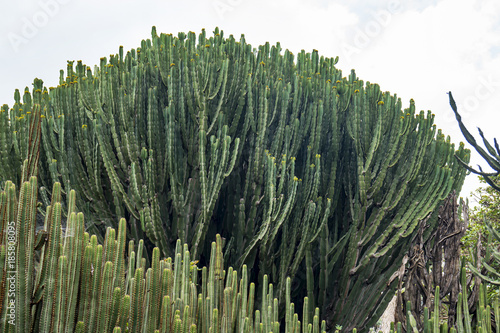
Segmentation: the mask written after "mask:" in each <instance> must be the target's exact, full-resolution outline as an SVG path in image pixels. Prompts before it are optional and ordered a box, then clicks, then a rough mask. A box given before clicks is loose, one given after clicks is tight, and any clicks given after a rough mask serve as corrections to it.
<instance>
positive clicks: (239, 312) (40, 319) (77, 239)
mask: <svg viewBox="0 0 500 333" xmlns="http://www.w3.org/2000/svg"><path fill="white" fill-rule="evenodd" d="M28 180H29V181H26V182H24V183H23V184H22V186H21V189H20V191H19V196H18V195H17V192H18V191H17V189H16V186H15V185H14V184H13V183H12V182H11V181H7V182H6V183H5V186H4V190H3V191H1V192H0V262H1V263H2V266H1V267H2V269H1V270H0V332H5V333H14V332H16V333H17V332H19V333H26V332H82V333H83V332H113V333H119V332H124V333H125V332H155V333H156V332H158V333H160V332H165V333H167V332H168V333H170V332H172V333H174V332H175V333H188V332H190V333H208V332H228V333H231V332H245V333H251V332H266V333H267V332H280V331H282V332H283V331H284V332H289V333H294V332H296V333H300V332H315V333H319V332H320V329H321V332H325V325H326V324H325V322H324V321H323V322H322V323H321V324H320V321H319V309H318V308H317V309H316V310H315V313H314V315H313V316H312V317H307V315H306V316H303V317H302V318H301V320H299V317H298V315H297V314H296V313H295V311H294V309H295V305H294V304H293V303H291V301H290V286H291V281H290V279H288V280H287V283H286V286H287V291H288V292H287V297H286V298H285V301H286V310H285V314H286V315H285V317H286V321H285V323H284V327H281V330H280V322H279V318H280V316H279V314H278V311H279V310H278V304H279V302H278V299H277V298H275V295H274V291H273V285H272V284H268V280H267V276H265V277H264V288H263V290H262V297H261V299H262V301H261V304H260V306H259V304H257V303H256V302H255V293H256V289H255V284H254V283H249V278H248V272H247V268H246V266H243V268H242V270H241V276H239V274H238V271H237V270H233V268H232V267H229V269H228V270H227V271H226V270H225V269H224V264H223V261H224V259H223V254H222V240H221V238H220V236H219V235H217V237H216V239H217V240H216V242H213V243H212V244H211V255H210V265H209V268H207V267H203V269H199V268H198V267H197V265H196V262H195V261H192V260H191V258H192V257H191V254H190V252H189V251H188V246H187V244H185V245H184V246H181V242H180V240H178V241H177V243H176V247H175V250H174V251H173V253H174V256H173V257H172V258H170V257H169V258H166V259H161V257H160V250H159V249H158V248H157V247H155V248H154V249H153V251H152V258H151V259H150V260H149V261H150V262H151V265H150V266H147V265H146V259H145V258H144V257H143V254H144V242H143V241H142V240H140V241H139V242H138V244H135V243H134V241H130V242H129V244H128V252H126V248H127V241H126V229H127V228H126V222H125V219H120V221H119V223H118V224H119V227H118V232H116V231H115V229H112V228H108V229H107V230H106V235H105V241H104V244H99V242H98V240H97V237H96V235H89V233H87V232H85V223H84V215H83V214H82V213H77V212H76V210H75V209H76V206H75V202H76V200H75V199H76V194H75V191H74V190H71V191H70V193H69V194H68V197H69V204H68V206H67V207H68V218H67V219H64V218H63V217H62V205H61V202H60V200H61V185H60V184H59V183H55V184H54V188H53V190H52V201H51V205H49V206H48V207H47V210H46V215H45V224H44V229H43V230H42V231H40V232H38V233H37V232H36V230H35V224H36V219H35V215H36V211H37V208H36V207H37V204H36V203H37V192H38V187H37V179H36V177H31V178H30V179H28ZM63 222H64V223H63ZM62 224H64V225H65V231H64V232H62V228H61V226H62ZM199 271H201V272H199ZM200 274H201V280H200V279H199V276H200ZM305 306H307V298H306V300H305ZM305 313H306V312H305Z"/></svg>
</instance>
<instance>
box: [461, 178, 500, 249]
mask: <svg viewBox="0 0 500 333" xmlns="http://www.w3.org/2000/svg"><path fill="white" fill-rule="evenodd" d="M478 178H479V180H480V182H481V183H482V184H486V182H485V180H484V178H483V177H481V176H479V177H478ZM493 180H494V181H495V183H499V181H498V179H497V177H495V178H493ZM475 196H476V198H477V201H478V205H477V206H475V207H473V208H472V210H471V211H470V213H469V220H470V224H469V227H468V228H467V232H466V234H465V236H464V237H463V238H462V242H463V247H464V250H465V251H467V256H469V257H470V256H472V255H474V254H473V253H472V249H475V248H476V246H477V243H478V241H479V239H478V238H479V237H481V239H483V241H484V240H486V239H488V235H489V232H488V228H487V227H486V225H485V224H484V221H485V220H487V221H488V222H489V223H490V225H491V226H492V227H493V228H495V229H498V228H500V194H499V192H498V191H496V190H495V189H493V188H492V187H491V186H485V187H480V188H478V189H477V190H476V191H475ZM492 241H493V242H495V240H492ZM493 245H494V246H496V245H499V244H498V243H493Z"/></svg>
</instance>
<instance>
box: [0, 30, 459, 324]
mask: <svg viewBox="0 0 500 333" xmlns="http://www.w3.org/2000/svg"><path fill="white" fill-rule="evenodd" d="M337 60H338V59H332V58H325V57H322V56H320V55H319V54H318V52H317V51H316V50H314V51H313V52H312V53H306V52H304V51H302V52H301V53H299V54H297V55H296V56H295V55H293V54H292V53H291V52H289V51H288V50H285V51H283V50H282V49H281V46H280V44H277V45H275V46H270V45H269V44H265V45H262V46H259V48H258V49H253V48H252V47H251V45H249V44H247V43H246V41H245V38H244V36H242V37H241V38H240V39H239V41H237V40H236V39H235V38H234V37H233V36H229V38H224V37H223V32H222V31H219V30H218V29H216V30H215V31H214V34H213V36H211V37H208V36H207V35H206V33H205V31H202V33H201V34H200V35H199V36H198V37H197V36H196V35H195V33H192V32H190V33H187V34H185V33H180V34H179V35H178V36H177V37H174V36H172V35H167V34H160V35H158V34H157V32H156V29H155V28H153V32H152V38H151V39H148V40H144V41H142V43H141V47H140V48H137V49H133V50H131V51H129V52H127V53H124V51H123V48H120V49H119V52H118V54H116V55H111V56H110V57H109V58H102V59H101V61H100V65H99V66H95V67H94V68H93V69H92V68H90V67H87V66H85V65H84V64H83V63H82V62H81V61H78V62H77V63H76V64H75V63H73V62H68V66H67V70H66V73H64V72H63V71H61V75H60V84H59V86H57V87H54V88H49V89H46V88H44V87H43V84H42V82H41V81H40V80H35V82H34V89H33V92H31V93H30V92H29V90H28V89H27V90H25V92H24V94H23V96H22V99H21V94H20V93H19V92H18V91H16V93H15V96H14V99H15V104H14V106H13V107H12V108H9V107H8V106H6V105H4V106H3V107H2V109H1V110H0V111H1V112H0V124H1V125H0V150H1V156H2V157H1V159H0V174H1V175H2V176H1V177H4V178H2V180H6V179H12V180H13V181H14V182H15V183H16V184H18V182H19V181H20V179H21V175H20V170H21V169H20V165H21V162H22V160H23V159H24V158H25V156H26V154H27V151H28V148H27V147H28V146H29V145H28V142H27V139H26V135H25V133H27V131H28V121H29V120H30V119H31V118H32V117H33V113H32V112H31V111H29V110H32V108H33V106H34V105H37V104H39V105H40V110H41V115H40V117H41V136H42V137H41V141H40V142H41V148H40V163H39V170H40V176H39V177H40V183H41V185H42V186H41V189H40V198H41V201H42V207H40V208H39V210H40V212H42V213H43V211H44V210H43V209H42V208H44V207H47V206H49V205H50V201H51V195H50V193H49V191H47V189H48V188H51V187H52V186H53V184H55V183H56V182H60V183H61V195H62V202H63V204H62V206H61V210H62V214H63V216H71V209H70V207H69V206H68V198H69V197H68V195H69V193H71V190H72V189H75V190H76V191H77V193H79V196H76V198H75V203H74V204H75V206H76V207H77V209H78V210H81V211H83V212H84V214H85V216H87V219H86V220H87V222H86V223H87V230H89V231H91V232H94V233H96V235H103V234H104V232H105V230H106V227H113V228H116V227H117V225H116V224H117V222H116V221H119V220H120V218H125V219H126V220H127V228H128V229H129V233H128V234H129V235H130V237H131V238H133V239H140V238H144V239H145V240H146V250H147V251H148V252H149V253H151V251H152V248H153V246H157V247H158V248H159V250H160V253H161V254H162V255H164V256H173V255H174V253H175V252H174V249H175V244H176V240H177V239H180V240H181V242H182V243H187V244H189V246H190V248H191V249H192V252H193V256H194V257H200V260H202V262H207V261H208V258H209V253H210V243H209V242H207V241H206V239H212V238H213V237H214V236H215V234H217V233H220V234H221V236H222V237H223V238H224V239H225V240H226V243H225V255H224V258H225V261H226V262H227V263H228V264H230V265H237V266H238V267H242V265H244V264H246V265H247V266H248V267H249V268H252V270H251V274H252V277H255V278H256V279H258V281H260V282H263V281H264V280H263V279H264V275H265V274H268V279H269V281H270V282H272V283H273V284H274V286H275V292H276V293H277V295H279V296H280V297H279V299H281V300H282V299H284V298H283V297H282V296H283V295H284V293H285V290H286V278H287V277H288V276H289V277H291V278H292V279H293V281H294V284H293V287H292V290H291V292H292V295H293V296H294V297H298V296H300V297H299V298H297V299H302V298H303V296H306V295H307V297H308V303H307V309H308V311H307V313H306V314H305V315H307V316H308V318H311V317H312V315H313V312H314V311H313V310H314V308H315V307H316V306H318V307H320V308H321V309H322V310H323V311H324V312H326V311H327V312H328V323H329V324H333V323H339V324H342V325H344V327H346V328H352V327H358V328H363V327H369V325H372V324H373V321H376V317H377V315H378V314H381V313H382V311H383V310H384V308H385V305H386V304H387V303H388V301H389V299H390V295H391V294H392V291H393V290H394V287H395V284H394V283H393V284H390V285H387V281H389V278H390V276H391V275H392V274H393V273H394V272H395V270H396V269H397V268H398V267H399V265H400V262H401V259H402V257H403V255H404V253H405V252H406V251H407V247H408V244H409V243H410V242H408V241H407V239H408V238H410V237H412V236H413V235H414V233H415V230H416V227H417V225H419V223H423V222H422V221H426V222H425V223H428V224H429V225H430V226H431V228H429V230H432V226H433V225H435V223H436V216H435V214H433V212H435V211H436V207H438V205H439V204H440V202H441V201H442V200H444V198H446V196H447V195H448V194H449V193H450V191H451V190H453V189H455V190H459V189H460V188H461V185H462V183H463V179H464V176H465V171H464V170H463V169H462V168H460V167H459V165H458V164H457V163H456V161H455V159H454V158H453V155H454V154H457V155H458V156H460V158H461V159H463V160H465V161H466V160H468V158H469V157H468V156H469V152H468V151H467V150H465V149H464V147H463V145H460V147H459V148H458V150H456V151H455V148H454V145H453V144H452V143H451V142H450V140H449V139H446V138H445V136H444V135H443V134H442V133H441V131H437V130H436V126H435V125H434V124H433V120H434V116H433V115H432V114H431V113H430V112H429V113H427V115H426V114H425V113H424V112H420V113H419V112H417V111H416V107H415V104H414V102H413V101H411V102H410V105H409V107H408V108H407V109H404V110H403V109H402V103H401V101H400V100H399V99H398V98H397V96H396V95H391V94H390V93H389V92H385V93H384V92H382V91H381V90H380V88H379V86H378V85H376V84H371V83H369V82H366V83H365V82H363V81H361V80H360V79H359V78H357V76H356V74H355V72H354V71H352V72H351V73H350V75H348V76H347V77H344V76H342V72H341V71H340V70H338V69H337V68H336V67H335V64H336V63H337ZM9 119H10V120H9ZM436 132H437V134H436ZM99 239H100V240H101V241H103V238H102V236H100V237H99ZM260 288H262V286H261V287H260ZM354 304H356V306H354ZM280 306H281V307H283V306H284V302H282V303H280Z"/></svg>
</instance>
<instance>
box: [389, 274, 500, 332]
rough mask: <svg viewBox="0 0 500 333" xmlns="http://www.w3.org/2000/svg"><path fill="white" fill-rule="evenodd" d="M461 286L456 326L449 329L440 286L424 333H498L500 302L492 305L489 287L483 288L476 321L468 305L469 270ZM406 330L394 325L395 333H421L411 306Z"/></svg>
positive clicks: (425, 324)
mask: <svg viewBox="0 0 500 333" xmlns="http://www.w3.org/2000/svg"><path fill="white" fill-rule="evenodd" d="M460 284H461V287H462V292H460V293H459V294H458V303H457V305H456V309H455V310H456V323H455V326H454V327H448V322H447V320H445V319H443V317H444V318H446V316H447V314H446V312H447V311H444V312H443V311H442V309H441V304H440V301H439V300H440V296H439V286H437V287H436V290H435V294H434V309H433V311H431V312H429V309H428V308H425V309H424V318H423V328H422V329H421V330H420V331H421V332H424V333H447V332H450V333H473V332H475V333H492V332H498V323H500V306H499V303H498V298H496V299H495V300H494V301H493V304H488V297H487V294H486V286H485V285H484V284H481V285H480V286H479V290H480V292H479V300H478V302H477V305H476V313H475V316H474V318H473V317H472V316H471V314H470V313H469V308H470V305H469V304H468V299H469V298H468V291H467V289H468V288H467V274H466V269H465V267H462V270H461V274H460ZM407 309H408V311H407V317H406V323H405V326H406V328H405V329H404V328H403V324H402V323H400V322H399V323H396V324H394V323H392V324H391V331H390V332H391V333H393V332H397V333H403V332H413V333H418V332H419V329H418V328H417V322H416V320H415V317H414V316H413V314H412V313H411V311H410V304H409V303H408V304H407Z"/></svg>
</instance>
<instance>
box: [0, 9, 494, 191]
mask: <svg viewBox="0 0 500 333" xmlns="http://www.w3.org/2000/svg"><path fill="white" fill-rule="evenodd" d="M0 12H1V13H3V15H2V20H1V21H0V104H9V105H12V103H13V94H14V89H16V88H19V89H20V90H23V89H24V87H26V86H28V87H30V89H31V87H32V84H31V83H32V82H33V79H34V78H35V77H37V78H40V79H42V80H43V81H44V82H45V85H46V86H55V85H57V82H58V78H59V70H60V69H64V68H65V67H66V61H67V60H83V62H84V63H86V64H87V65H90V66H92V67H93V65H95V64H98V62H99V58H101V57H103V56H109V55H110V54H115V53H117V51H118V47H119V46H120V45H123V46H124V48H125V50H128V49H130V48H136V47H138V46H140V42H141V40H142V39H147V38H149V37H150V34H151V27H152V26H153V25H155V26H156V27H157V30H158V32H164V33H173V34H177V33H178V32H180V31H182V32H188V31H194V32H196V33H199V32H200V31H201V29H202V28H205V29H206V30H207V32H208V33H211V32H212V31H213V30H214V28H215V27H216V26H218V27H219V28H220V29H222V30H223V31H224V34H225V36H229V35H230V34H233V35H234V36H235V37H236V38H239V36H240V35H241V34H245V38H246V40H247V42H249V43H251V44H252V45H253V46H254V47H257V46H258V45H260V44H263V43H265V42H270V43H271V44H275V43H276V42H280V43H281V46H282V48H284V49H286V48H287V49H289V50H291V51H292V52H293V53H295V54H296V53H297V52H299V51H300V50H302V49H304V50H306V51H308V52H309V51H311V50H312V49H317V50H319V53H320V54H321V55H324V56H328V57H335V56H339V58H340V60H339V63H338V64H337V67H338V68H340V69H341V70H342V71H343V72H344V73H345V75H348V74H349V72H350V70H351V69H352V68H354V69H355V70H356V73H357V75H358V77H359V78H360V79H362V80H364V81H370V82H373V83H378V84H380V86H381V89H382V90H383V91H390V92H391V93H396V94H397V95H398V96H399V97H401V99H402V101H403V105H404V106H405V107H407V106H408V104H409V100H410V99H411V98H413V99H414V100H415V103H416V107H417V109H418V110H432V111H433V113H435V114H436V119H435V123H436V124H437V126H438V128H441V129H443V131H444V133H445V134H447V135H450V136H451V140H452V142H455V143H457V144H458V143H459V142H460V141H464V139H463V136H462V134H461V133H460V130H459V129H458V125H457V123H456V120H455V119H454V116H453V112H452V111H451V109H450V107H449V104H448V95H447V94H446V92H448V91H450V90H451V91H452V92H453V95H454V97H455V100H456V102H457V105H458V107H459V111H460V112H461V114H462V117H463V120H464V122H465V124H466V125H467V127H468V128H469V129H470V130H471V132H473V133H474V134H476V133H477V130H476V129H475V127H476V126H479V127H480V128H481V129H482V130H483V131H484V132H485V134H486V135H487V137H488V138H490V139H491V140H492V139H493V137H496V136H498V137H499V139H500V122H499V120H500V1H498V0H484V1H457V0H454V1H452V0H442V1H431V0H423V1H412V0H409V1H403V0H399V1H398V0H389V1H384V0H382V1H376V2H375V1H370V2H369V1H359V0H358V1H356V0H354V1H353V0H340V1H325V0H323V1H320V0H309V1H297V0H276V1H273V0H268V1H263V0H184V1H167V0H163V1H159V0H143V1H131V0H120V1H118V0H107V1H106V0H86V1H82V0H17V1H2V3H1V4H0ZM472 163H473V164H478V163H480V164H481V165H482V166H485V163H484V161H482V160H481V159H480V158H479V157H478V156H477V154H473V160H472ZM477 186H478V181H477V177H476V176H475V175H470V176H469V177H467V179H466V184H465V186H464V189H463V191H462V196H465V195H468V194H469V193H470V192H471V191H473V190H474V189H475V188H476V187H477Z"/></svg>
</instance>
